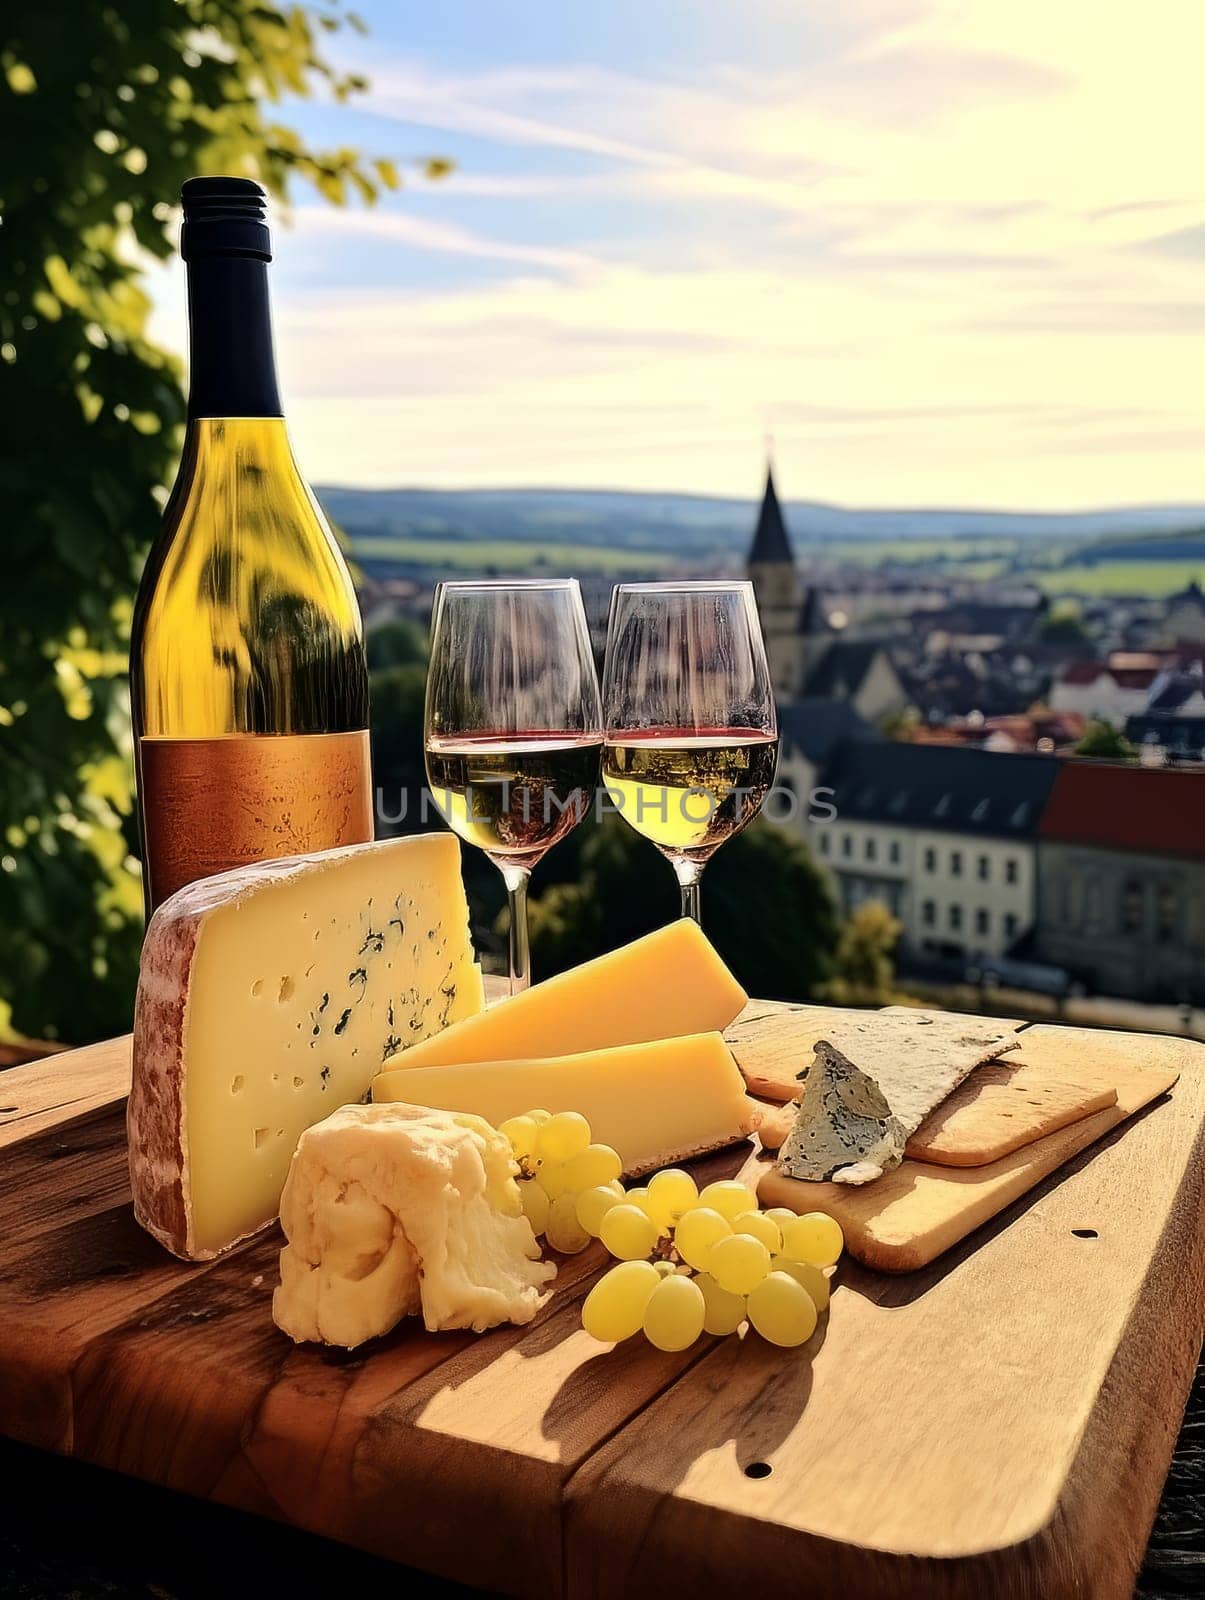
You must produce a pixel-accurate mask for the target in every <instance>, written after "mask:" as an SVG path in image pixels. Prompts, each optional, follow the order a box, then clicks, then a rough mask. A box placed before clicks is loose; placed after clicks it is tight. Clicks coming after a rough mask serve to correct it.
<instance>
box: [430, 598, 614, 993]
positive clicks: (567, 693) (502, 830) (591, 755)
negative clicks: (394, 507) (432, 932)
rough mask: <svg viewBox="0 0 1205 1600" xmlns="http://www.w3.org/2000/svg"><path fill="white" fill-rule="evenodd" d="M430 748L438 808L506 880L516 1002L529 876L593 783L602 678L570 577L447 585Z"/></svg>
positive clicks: (571, 823) (579, 814)
mask: <svg viewBox="0 0 1205 1600" xmlns="http://www.w3.org/2000/svg"><path fill="white" fill-rule="evenodd" d="M424 743H425V748H426V763H427V783H428V785H429V786H430V789H431V795H432V798H433V799H434V801H435V804H436V805H437V806H438V807H439V809H440V811H441V812H442V814H443V816H444V818H445V819H446V821H447V823H448V826H449V827H450V828H452V829H453V830H454V831H455V832H456V833H458V834H459V835H460V837H461V838H462V839H463V840H465V842H466V843H468V844H473V845H476V846H477V847H478V848H479V849H481V850H484V851H485V853H486V855H487V856H489V858H490V860H491V861H492V862H493V863H494V865H495V866H496V867H497V868H498V869H499V871H500V872H501V873H502V877H503V879H504V881H505V883H506V891H507V898H508V901H509V907H510V936H509V956H510V989H511V993H512V994H515V993H517V992H518V991H519V990H521V989H525V988H526V987H527V985H528V983H529V982H530V980H531V961H530V954H529V949H528V938H527V884H528V880H529V878H530V876H531V870H532V868H533V867H534V866H535V865H536V864H537V862H539V861H540V860H541V859H542V857H543V856H544V855H545V853H546V852H547V851H548V850H550V849H551V848H552V846H553V845H554V844H557V843H559V841H560V840H561V839H563V838H564V837H565V836H566V834H568V833H570V832H571V831H572V830H573V829H574V828H575V827H576V826H577V824H578V823H579V822H580V821H581V820H582V818H583V817H584V816H585V815H586V813H587V811H588V810H589V809H590V806H591V804H592V802H593V799H594V794H595V791H596V789H597V787H598V764H599V751H600V749H601V746H602V721H601V712H600V707H599V694H598V677H597V675H596V673H595V671H594V657H593V654H592V652H591V649H590V635H589V631H588V629H587V627H586V614H585V611H584V610H583V608H582V597H581V590H580V589H579V588H578V585H577V582H576V580H575V579H572V578H564V579H562V578H550V579H546V580H545V579H536V580H532V581H529V582H515V583H511V582H487V581H481V582H469V583H442V584H440V586H439V588H438V589H437V590H436V592H435V608H434V611H433V613H432V618H431V667H430V671H429V672H428V675H427V706H426V718H425V738H424Z"/></svg>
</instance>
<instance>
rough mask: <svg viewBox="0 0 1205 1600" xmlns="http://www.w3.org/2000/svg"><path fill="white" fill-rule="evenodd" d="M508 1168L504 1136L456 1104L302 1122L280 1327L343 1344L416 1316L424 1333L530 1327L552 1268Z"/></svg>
mask: <svg viewBox="0 0 1205 1600" xmlns="http://www.w3.org/2000/svg"><path fill="white" fill-rule="evenodd" d="M515 1171H516V1168H515V1165H514V1161H513V1158H512V1155H511V1148H510V1144H509V1142H508V1141H507V1140H506V1139H505V1138H503V1136H502V1135H501V1134H499V1133H497V1132H496V1131H495V1130H494V1129H493V1128H492V1127H491V1126H490V1125H489V1123H488V1122H485V1121H483V1120H482V1119H481V1118H480V1117H474V1116H470V1115H467V1114H464V1113H459V1112H448V1111H429V1110H426V1109H425V1108H422V1107H418V1106H410V1105H402V1104H396V1103H395V1104H391V1105H374V1106H359V1105H357V1106H345V1107H344V1108H343V1109H342V1110H341V1111H336V1112H335V1113H334V1115H333V1116H330V1117H327V1119H326V1120H325V1122H320V1123H317V1124H316V1125H315V1126H314V1127H312V1128H309V1129H308V1130H307V1131H306V1132H305V1133H303V1134H302V1136H301V1141H300V1143H299V1144H298V1146H297V1152H296V1154H295V1155H294V1157H293V1162H292V1166H291V1167H290V1169H289V1177H288V1181H287V1182H286V1184H285V1190H284V1194H283V1196H282V1197H281V1205H280V1222H281V1226H282V1228H283V1229H284V1233H285V1237H286V1239H287V1241H288V1243H287V1244H286V1245H285V1248H284V1249H283V1250H282V1251H281V1253H280V1286H279V1288H278V1289H277V1290H276V1293H275V1295H274V1296H273V1300H272V1315H273V1318H274V1319H275V1321H276V1323H277V1326H278V1327H280V1328H282V1329H283V1330H284V1332H285V1333H287V1334H288V1335H289V1336H290V1337H291V1338H293V1339H295V1340H297V1341H298V1342H301V1341H303V1340H314V1341H320V1342H322V1343H324V1344H336V1345H345V1346H346V1347H347V1348H349V1349H351V1348H354V1346H356V1345H359V1344H363V1343H364V1341H365V1340H366V1339H372V1338H375V1337H376V1336H377V1335H378V1334H382V1333H388V1331H389V1330H390V1329H391V1328H392V1327H394V1326H395V1324H396V1323H397V1322H398V1321H400V1319H401V1318H402V1317H404V1316H407V1315H410V1314H412V1313H416V1312H419V1311H421V1312H422V1316H423V1320H424V1322H425V1324H426V1326H427V1327H428V1329H430V1330H431V1331H432V1332H434V1331H436V1330H438V1329H443V1328H473V1329H475V1330H476V1331H477V1332H478V1333H480V1332H482V1331H483V1330H484V1329H486V1328H492V1327H494V1326H496V1325H497V1324H498V1323H500V1322H516V1323H525V1322H530V1321H531V1319H532V1317H534V1316H535V1314H536V1312H537V1310H538V1309H539V1307H540V1306H541V1305H542V1303H543V1300H544V1298H545V1297H544V1295H543V1294H542V1293H541V1289H542V1286H543V1285H544V1284H545V1283H547V1281H548V1280H549V1279H550V1278H551V1277H553V1276H554V1275H555V1272H556V1268H555V1267H553V1266H552V1265H550V1264H547V1263H545V1262H543V1261H541V1260H540V1250H539V1246H538V1245H537V1244H536V1241H535V1237H534V1235H533V1234H532V1231H531V1224H530V1223H529V1222H528V1221H527V1219H526V1217H525V1216H524V1215H523V1211H522V1206H521V1205H520V1202H519V1191H518V1187H517V1185H516V1183H515V1176H514V1175H515Z"/></svg>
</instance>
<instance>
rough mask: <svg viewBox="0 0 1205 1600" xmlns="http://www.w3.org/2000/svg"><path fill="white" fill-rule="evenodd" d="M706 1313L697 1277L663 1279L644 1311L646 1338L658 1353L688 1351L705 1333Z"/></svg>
mask: <svg viewBox="0 0 1205 1600" xmlns="http://www.w3.org/2000/svg"><path fill="white" fill-rule="evenodd" d="M800 1292H801V1293H802V1290H801V1291H800ZM704 1311H705V1307H704V1303H703V1291H702V1290H701V1289H700V1288H699V1286H698V1284H697V1283H696V1282H695V1281H694V1279H693V1278H681V1277H678V1276H677V1275H675V1276H674V1277H672V1278H662V1279H661V1281H660V1283H658V1285H657V1287H656V1288H655V1289H654V1290H653V1292H652V1294H651V1295H650V1296H649V1298H648V1303H647V1304H646V1305H645V1308H644V1336H645V1338H646V1339H647V1340H648V1342H649V1343H650V1344H652V1345H656V1347H657V1349H658V1350H685V1349H686V1348H687V1347H688V1346H689V1345H692V1344H694V1342H695V1340H696V1339H697V1338H698V1337H699V1335H700V1334H701V1333H702V1331H703V1316H704Z"/></svg>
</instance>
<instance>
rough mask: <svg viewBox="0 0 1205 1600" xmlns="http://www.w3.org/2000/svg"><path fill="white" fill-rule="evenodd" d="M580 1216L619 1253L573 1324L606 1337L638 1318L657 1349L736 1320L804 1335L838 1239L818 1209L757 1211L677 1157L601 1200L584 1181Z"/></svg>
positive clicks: (800, 1338) (734, 1188)
mask: <svg viewBox="0 0 1205 1600" xmlns="http://www.w3.org/2000/svg"><path fill="white" fill-rule="evenodd" d="M578 1219H579V1222H580V1224H581V1226H582V1228H583V1229H584V1230H585V1231H586V1232H588V1233H592V1232H597V1234H598V1236H599V1237H600V1238H601V1240H602V1242H603V1244H604V1245H606V1247H607V1249H608V1250H609V1251H610V1252H611V1254H612V1255H613V1256H616V1257H617V1258H618V1259H619V1265H618V1266H615V1267H612V1268H611V1269H610V1271H609V1272H607V1273H605V1274H604V1275H603V1277H601V1278H600V1279H599V1281H598V1282H597V1283H596V1284H595V1286H594V1288H593V1289H592V1290H591V1291H590V1293H589V1294H588V1295H587V1297H586V1301H585V1304H584V1305H583V1306H582V1326H583V1327H584V1328H585V1330H586V1332H587V1333H589V1334H591V1335H592V1336H593V1337H594V1338H596V1339H600V1340H603V1341H604V1342H607V1343H610V1342H613V1341H616V1340H620V1339H628V1338H630V1337H631V1336H632V1335H633V1334H635V1333H639V1332H640V1331H641V1330H642V1329H643V1331H644V1335H645V1337H646V1338H647V1339H648V1341H649V1342H650V1344H654V1345H656V1347H657V1348H658V1349H659V1350H685V1349H687V1348H688V1347H689V1346H690V1345H692V1344H694V1342H695V1340H696V1339H697V1338H698V1337H699V1335H700V1334H703V1333H714V1334H725V1333H735V1332H736V1331H737V1329H738V1328H740V1326H741V1325H742V1323H744V1322H746V1321H747V1322H749V1323H750V1324H751V1325H752V1327H753V1328H755V1329H756V1330H757V1332H758V1333H760V1334H761V1336H762V1338H763V1339H768V1340H769V1341H770V1343H771V1344H777V1345H783V1346H785V1347H787V1348H791V1347H794V1346H795V1345H801V1344H804V1343H806V1341H807V1340H808V1339H810V1338H811V1336H812V1334H813V1332H814V1331H815V1328H816V1321H817V1318H818V1317H819V1315H820V1313H821V1312H822V1311H823V1310H824V1309H825V1307H826V1306H827V1305H828V1299H829V1282H828V1276H827V1274H826V1271H825V1269H826V1268H828V1267H832V1266H834V1265H835V1264H836V1262H837V1260H838V1258H839V1257H840V1254H841V1251H842V1248H843V1246H844V1244H845V1240H844V1238H843V1236H842V1233H841V1228H840V1226H839V1225H838V1224H837V1223H836V1222H835V1221H834V1220H833V1218H832V1217H829V1216H826V1215H825V1214H824V1212H822V1211H812V1212H809V1213H807V1215H805V1216H796V1215H795V1213H794V1212H793V1211H788V1210H785V1209H783V1208H776V1209H773V1210H770V1211H760V1210H759V1209H758V1207H757V1202H756V1199H755V1197H754V1195H753V1193H752V1192H751V1191H750V1190H749V1189H748V1188H747V1187H746V1186H745V1185H744V1184H743V1183H740V1182H737V1181H736V1180H724V1181H722V1182H719V1183H710V1184H708V1185H707V1187H706V1188H705V1189H704V1190H703V1191H702V1193H700V1192H699V1190H698V1188H697V1186H696V1184H695V1181H694V1179H693V1178H692V1177H691V1175H690V1173H689V1172H682V1171H680V1170H678V1169H677V1168H669V1169H668V1170H666V1171H664V1172H658V1173H656V1174H655V1175H654V1176H653V1177H652V1178H651V1179H650V1180H649V1183H648V1187H647V1188H642V1189H629V1190H628V1191H627V1193H626V1194H625V1195H623V1197H622V1199H618V1198H616V1197H615V1196H614V1195H611V1196H610V1198H609V1200H608V1202H607V1204H606V1205H605V1206H604V1205H603V1202H602V1198H601V1196H599V1197H598V1198H597V1199H588V1198H587V1194H585V1193H583V1194H582V1195H580V1196H579V1197H578Z"/></svg>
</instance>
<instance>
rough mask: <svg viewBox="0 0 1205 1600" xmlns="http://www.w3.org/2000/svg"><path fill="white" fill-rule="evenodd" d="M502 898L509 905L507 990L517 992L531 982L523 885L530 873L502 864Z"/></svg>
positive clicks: (525, 891)
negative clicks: (508, 988)
mask: <svg viewBox="0 0 1205 1600" xmlns="http://www.w3.org/2000/svg"><path fill="white" fill-rule="evenodd" d="M502 877H503V880H504V882H505V883H506V898H507V903H508V905H509V908H510V929H509V932H508V935H507V953H508V955H509V958H510V992H511V994H521V993H522V991H523V990H524V989H526V988H527V986H528V984H530V982H531V946H530V945H529V943H528V939H527V885H528V881H529V880H530V878H531V873H530V872H529V871H528V870H527V868H526V867H503V868H502Z"/></svg>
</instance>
